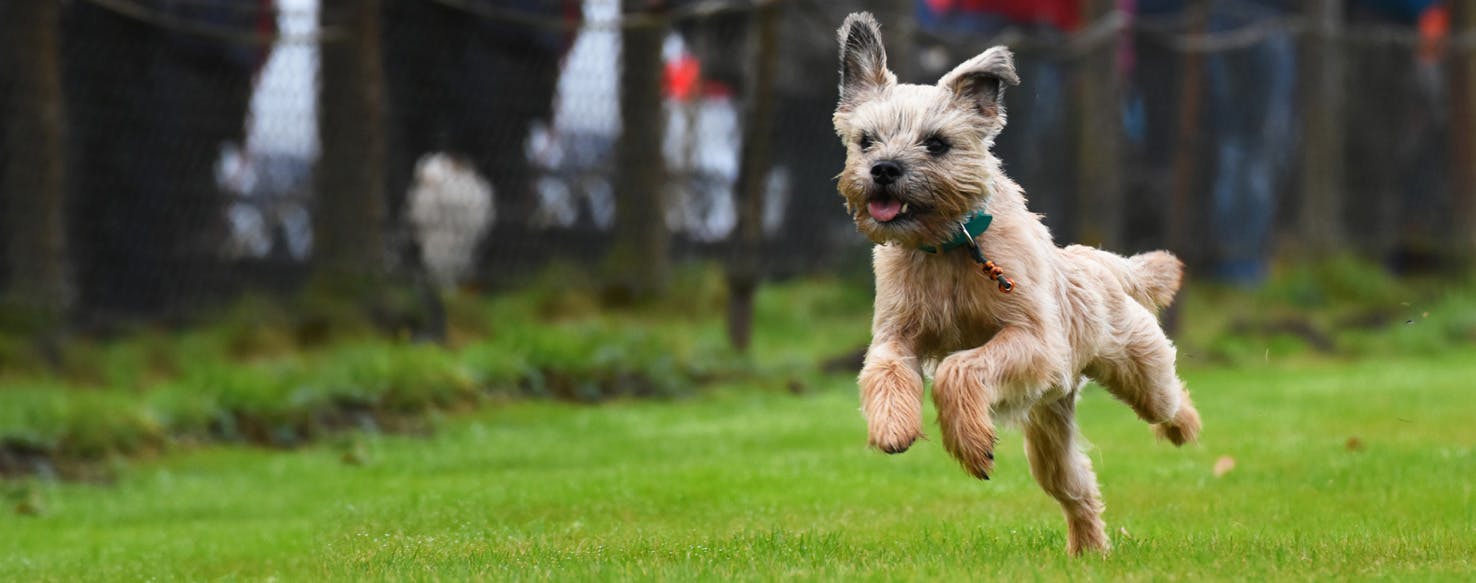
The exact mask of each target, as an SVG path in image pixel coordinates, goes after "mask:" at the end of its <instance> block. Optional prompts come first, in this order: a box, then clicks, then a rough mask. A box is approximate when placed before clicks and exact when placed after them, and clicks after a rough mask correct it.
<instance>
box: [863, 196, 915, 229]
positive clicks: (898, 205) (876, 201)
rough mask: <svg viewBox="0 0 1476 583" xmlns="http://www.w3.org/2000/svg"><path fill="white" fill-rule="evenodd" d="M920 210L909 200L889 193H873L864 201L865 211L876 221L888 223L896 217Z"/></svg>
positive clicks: (905, 216)
mask: <svg viewBox="0 0 1476 583" xmlns="http://www.w3.org/2000/svg"><path fill="white" fill-rule="evenodd" d="M920 210H922V209H921V208H919V207H917V205H914V204H912V203H910V202H907V201H904V200H902V199H899V198H897V197H895V196H892V195H890V194H886V193H881V194H876V195H873V196H872V197H871V198H870V199H868V200H867V201H866V212H868V213H870V214H871V218H873V219H875V220H876V222H878V223H890V222H892V221H894V220H897V219H905V218H908V217H910V216H912V213H914V212H917V211H920Z"/></svg>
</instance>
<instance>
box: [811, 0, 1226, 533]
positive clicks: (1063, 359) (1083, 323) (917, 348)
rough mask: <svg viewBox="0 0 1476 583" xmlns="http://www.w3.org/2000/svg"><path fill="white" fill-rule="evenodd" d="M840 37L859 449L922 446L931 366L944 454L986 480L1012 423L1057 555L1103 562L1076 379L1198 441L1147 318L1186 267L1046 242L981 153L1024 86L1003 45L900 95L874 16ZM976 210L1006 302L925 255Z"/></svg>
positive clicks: (839, 127) (968, 269)
mask: <svg viewBox="0 0 1476 583" xmlns="http://www.w3.org/2000/svg"><path fill="white" fill-rule="evenodd" d="M839 36H840V45H841V53H840V62H841V71H840V73H841V75H840V78H841V85H840V102H839V104H838V106H837V108H836V111H835V116H834V122H835V130H836V133H837V134H839V136H840V138H841V140H842V142H843V143H844V144H845V147H846V151H847V157H846V166H845V169H844V171H842V172H841V174H840V176H839V177H838V178H839V190H840V193H841V194H842V195H843V196H844V197H845V201H846V207H847V209H848V210H849V211H850V213H851V215H852V218H853V219H854V220H855V222H856V226H857V228H858V229H859V230H860V231H861V233H863V234H865V235H866V236H867V237H868V238H870V239H871V240H872V241H874V242H876V243H877V244H878V245H877V246H876V248H875V251H874V268H875V272H876V306H875V319H874V321H873V324H872V343H871V347H870V349H869V350H868V352H867V355H866V361H865V364H864V365H863V367H862V370H861V375H860V386H861V406H862V410H863V411H864V413H865V415H866V421H867V426H868V432H869V441H870V444H871V445H872V446H873V447H876V448H878V449H880V450H882V451H884V452H887V453H900V452H903V451H906V450H907V448H908V447H909V446H911V445H912V443H913V442H914V441H916V440H917V439H918V438H920V437H922V398H923V382H924V381H923V375H924V372H925V369H927V368H933V375H932V376H933V401H934V403H935V404H936V405H937V408H938V422H939V425H940V426H941V427H940V429H941V431H942V437H943V446H944V448H945V449H947V450H948V452H949V453H950V454H952V455H953V457H955V458H957V459H958V461H959V463H961V464H962V465H963V467H964V469H965V470H967V471H968V472H969V473H970V474H973V475H974V476H976V477H978V478H983V479H988V478H989V475H990V474H991V473H993V471H994V448H995V444H996V440H997V435H996V432H995V427H996V423H1000V422H1017V423H1020V424H1021V425H1023V427H1024V433H1025V451H1026V454H1027V457H1028V459H1029V460H1030V471H1031V474H1032V475H1033V476H1034V477H1035V479H1036V481H1037V482H1039V483H1040V486H1041V488H1043V489H1044V490H1045V491H1046V492H1047V493H1049V494H1050V495H1051V496H1052V497H1054V498H1055V499H1056V500H1057V501H1058V502H1060V504H1061V508H1062V510H1063V511H1064V512H1065V514H1066V523H1067V527H1068V538H1067V541H1068V542H1067V549H1068V551H1069V552H1071V553H1072V554H1078V553H1081V552H1083V551H1102V550H1106V549H1107V548H1108V540H1107V535H1106V532H1105V531H1104V529H1103V523H1102V508H1103V506H1102V500H1101V496H1100V494H1099V493H1098V490H1097V480H1096V476H1095V474H1094V473H1093V472H1092V465H1091V461H1090V460H1089V459H1088V458H1087V456H1086V455H1085V454H1083V453H1082V445H1083V443H1082V441H1081V438H1080V437H1079V436H1078V433H1077V428H1076V420H1075V408H1076V399H1077V397H1078V394H1079V393H1080V391H1081V388H1082V386H1083V385H1084V384H1085V377H1090V378H1093V379H1096V380H1097V381H1099V382H1101V383H1102V384H1103V385H1105V386H1106V387H1107V389H1108V390H1109V391H1111V393H1112V394H1113V395H1115V396H1116V397H1117V398H1118V399H1120V400H1122V401H1123V402H1125V403H1127V404H1128V406H1130V407H1132V409H1133V411H1135V412H1136V413H1137V414H1138V416H1139V417H1141V418H1142V419H1143V420H1144V421H1147V422H1148V423H1150V424H1153V427H1154V429H1155V431H1156V432H1157V433H1158V435H1159V436H1161V437H1163V438H1164V439H1168V440H1170V441H1172V442H1173V443H1174V444H1175V445H1181V444H1183V443H1186V442H1190V441H1193V440H1194V439H1195V437H1196V435H1197V434H1198V432H1199V414H1198V413H1197V412H1195V409H1194V407H1193V405H1192V404H1191V403H1190V401H1189V394H1188V392H1187V391H1186V390H1185V389H1184V385H1183V383H1182V382H1181V381H1180V380H1179V378H1178V376H1177V374H1176V373H1175V371H1174V346H1173V343H1171V342H1170V341H1169V339H1168V338H1167V337H1166V336H1165V335H1164V332H1163V330H1162V328H1160V327H1159V324H1158V319H1157V315H1156V312H1157V311H1158V310H1159V309H1161V308H1163V307H1164V306H1166V305H1168V304H1169V302H1170V301H1172V299H1173V296H1174V293H1175V292H1176V291H1177V290H1178V288H1179V283H1180V279H1181V277H1182V273H1183V266H1182V264H1180V262H1179V260H1178V259H1176V258H1175V257H1174V256H1173V255H1171V254H1169V253H1167V252H1163V251H1154V252H1151V253H1144V254H1141V255H1137V256H1134V257H1130V258H1125V257H1122V256H1119V255H1115V254H1112V253H1108V252H1106V251H1101V250H1098V249H1094V248H1090V247H1083V246H1078V245H1073V246H1069V247H1066V248H1064V249H1063V248H1058V247H1056V245H1055V243H1054V242H1053V241H1052V240H1051V234H1050V232H1048V231H1047V230H1046V228H1045V226H1044V225H1042V224H1041V222H1040V218H1039V216H1037V215H1035V214H1033V213H1031V212H1030V211H1029V210H1028V209H1027V208H1026V207H1025V196H1024V194H1023V193H1022V192H1021V190H1020V187H1019V186H1018V185H1017V184H1015V183H1014V182H1013V181H1011V180H1010V179H1009V178H1008V177H1006V176H1005V175H1004V173H1003V172H1001V170H1000V162H999V160H998V159H996V158H995V157H994V155H993V154H992V153H991V152H990V148H991V147H992V145H993V143H994V138H995V136H997V135H998V134H999V132H1000V131H1001V130H1002V129H1003V128H1004V125H1005V112H1004V105H1003V97H1004V91H1005V88H1006V87H1008V86H1012V85H1016V84H1018V83H1019V78H1018V77H1017V76H1016V74H1015V68H1014V64H1013V60H1012V57H1011V54H1010V51H1009V50H1008V49H1006V48H1004V47H994V48H991V49H989V50H987V51H985V52H984V53H983V54H981V55H979V56H977V57H974V58H973V59H970V60H968V61H966V62H964V63H963V64H961V65H959V66H958V67H957V68H955V69H954V70H953V71H951V72H949V73H948V74H947V75H944V76H943V78H942V79H941V80H940V81H939V82H938V84H937V85H935V86H928V85H906V84H898V83H897V81H896V77H895V76H893V75H892V73H891V72H889V71H888V70H887V65H886V52H885V51H884V50H883V48H882V43H881V33H880V30H879V27H878V25H877V23H876V21H875V20H874V19H873V18H872V17H871V15H870V14H865V13H860V14H853V15H851V16H850V17H849V18H847V19H846V21H845V24H844V25H842V26H841V28H840V31H839ZM898 209H901V210H900V212H899V210H898ZM974 210H984V211H986V212H988V213H990V214H992V215H994V223H993V225H992V226H990V228H989V229H988V230H987V231H985V232H984V233H983V234H982V235H980V236H979V237H977V238H976V241H977V243H978V245H979V246H980V248H981V249H982V250H983V252H984V254H985V256H987V257H988V258H989V259H991V260H993V261H994V262H995V263H996V264H998V265H999V266H1001V267H1003V268H1004V270H1005V273H1006V274H1007V275H1008V276H1009V277H1011V278H1013V279H1014V281H1015V284H1016V285H1015V290H1014V292H1013V293H1009V294H1006V293H1001V292H1000V291H999V290H998V289H997V288H996V286H995V285H994V282H993V281H990V280H989V279H988V278H985V277H983V276H982V274H981V270H980V266H979V265H978V264H977V263H975V262H974V261H973V260H972V259H971V258H970V256H969V254H968V253H967V252H966V251H965V250H963V249H956V250H953V251H947V252H943V253H939V254H929V253H925V252H923V251H920V250H918V247H919V246H922V245H936V244H938V243H940V242H943V241H947V240H948V239H949V238H951V237H952V235H953V233H954V232H956V231H957V229H958V225H959V223H960V222H961V221H962V220H963V219H964V218H965V217H966V216H967V215H968V213H970V212H971V211H974ZM873 215H875V216H873ZM934 367H935V368H934Z"/></svg>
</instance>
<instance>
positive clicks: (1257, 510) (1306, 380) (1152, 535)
mask: <svg viewBox="0 0 1476 583" xmlns="http://www.w3.org/2000/svg"><path fill="white" fill-rule="evenodd" d="M761 339H763V337H761ZM1187 376H1188V381H1189V383H1190V385H1191V386H1192V388H1193V389H1194V394H1195V397H1196V400H1197V402H1198V404H1199V408H1200V411H1201V412H1202V413H1203V415H1204V418H1205V423H1206V426H1205V427H1206V428H1205V433H1204V435H1203V440H1202V443H1201V444H1199V445H1197V446H1193V447H1189V448H1186V449H1182V450H1180V449H1174V448H1172V447H1170V446H1168V445H1166V444H1163V443H1157V442H1154V441H1153V439H1152V438H1151V435H1150V433H1149V431H1148V429H1147V428H1146V427H1144V426H1143V424H1142V423H1140V422H1138V421H1137V420H1135V419H1134V418H1133V417H1132V415H1131V413H1130V412H1129V411H1128V410H1127V409H1126V408H1125V407H1123V406H1121V405H1120V404H1118V403H1116V402H1114V401H1112V400H1111V399H1110V398H1109V397H1107V396H1106V395H1105V394H1104V393H1103V392H1102V391H1100V390H1095V389H1094V390H1092V391H1090V392H1089V393H1088V396H1087V397H1086V398H1085V399H1084V400H1083V402H1082V404H1081V407H1080V410H1081V416H1082V424H1083V426H1084V428H1085V432H1086V435H1087V436H1088V438H1089V439H1090V440H1091V441H1092V443H1093V445H1094V447H1093V449H1092V451H1091V455H1092V457H1093V459H1094V461H1095V463H1096V465H1097V469H1098V473H1099V475H1100V477H1101V480H1102V483H1103V490H1104V493H1105V496H1106V499H1107V504H1108V512H1107V520H1108V523H1109V528H1110V530H1111V532H1112V533H1113V539H1114V543H1115V544H1116V549H1115V551H1114V552H1113V553H1112V554H1111V555H1109V556H1107V557H1105V558H1103V557H1088V558H1084V559H1080V560H1072V559H1069V558H1067V557H1066V556H1065V553H1064V527H1063V523H1062V520H1061V519H1060V515H1059V512H1058V510H1057V509H1056V507H1055V505H1054V503H1053V502H1051V501H1050V500H1049V499H1048V498H1047V497H1046V496H1045V495H1044V494H1043V493H1041V492H1040V491H1039V490H1038V489H1037V488H1036V487H1035V485H1034V484H1033V483H1032V482H1031V480H1030V478H1029V476H1028V473H1027V469H1026V466H1025V462H1024V460H1023V456H1022V455H1021V453H1020V438H1019V434H1018V432H1014V431H1008V432H1006V433H1005V434H1004V437H1003V444H1002V448H1001V451H1000V456H999V464H998V469H999V471H998V474H997V476H996V478H995V479H994V480H993V481H990V482H976V481H974V480H971V479H969V478H968V477H966V476H965V474H964V473H963V472H962V471H961V470H959V469H958V468H957V467H955V466H954V465H953V463H952V462H951V461H949V460H948V459H947V458H946V456H945V455H944V453H943V452H942V451H941V448H940V447H939V445H938V443H937V441H936V439H934V440H931V441H926V442H922V443H920V444H919V445H918V446H916V447H915V448H914V449H913V450H912V451H909V452H908V453H906V454H904V455H901V456H890V457H889V456H883V455H881V454H877V453H874V452H870V451H867V450H866V449H865V448H864V447H863V441H864V427H863V422H862V420H861V419H860V417H859V414H858V413H857V411H856V402H855V395H854V387H853V385H852V381H851V380H849V379H844V378H830V379H826V380H823V381H821V382H819V383H818V384H816V385H815V389H816V390H815V391H814V392H812V393H810V394H808V395H803V396H792V395H788V394H784V393H783V391H782V390H781V389H780V388H777V387H771V386H768V385H763V386H751V385H742V384H738V385H728V386H725V387H723V388H721V389H719V390H717V391H714V392H710V393H708V394H705V395H703V396H700V397H696V398H692V399H685V400H679V401H664V402H653V401H639V402H637V401H619V402H615V403H609V404H605V405H600V406H592V407H590V406H571V405H568V404H558V403H552V402H546V401H545V402H526V403H516V404H510V405H505V406H498V407H493V408H490V409H484V410H482V411H479V412H476V413H472V414H469V415H466V416H458V417H454V418H442V419H440V420H439V421H438V422H437V425H438V431H437V432H436V434H435V435H434V436H433V437H430V438H415V437H405V436H362V437H355V438H342V440H343V441H341V442H339V443H323V444H319V445H317V446H313V447H309V448H305V449H301V450H297V451H294V452H289V453H281V452H270V451H265V450H260V449H252V448H244V447H235V446H228V447H215V448H204V449H196V450H192V451H188V452H185V453H181V454H177V455H171V456H167V457H165V458H161V459H153V460H142V461H133V462H130V464H131V466H130V467H126V468H124V469H123V471H121V472H120V479H119V481H118V482H117V483H115V484H111V485H88V484H61V483H54V482H46V483H39V482H28V483H25V484H11V485H10V488H11V489H12V490H15V492H12V494H13V496H15V497H17V498H21V499H25V500H28V501H29V503H31V504H33V505H35V506H40V507H41V508H42V510H43V511H42V512H41V514H39V515H37V516H20V515H15V514H10V513H6V514H4V515H3V516H0V549H3V550H4V552H3V553H0V580H25V581H29V580H104V579H106V580H120V579H121V580H139V579H151V578H156V579H189V580H200V579H216V578H227V579H248V580H259V579H267V578H272V577H275V578H278V579H283V580H324V579H331V580H362V579H414V580H436V579H440V580H458V579H467V578H474V579H485V580H517V579H552V580H561V581H565V580H585V579H635V580H650V579H668V580H670V579H675V580H689V579H710V580H727V579H746V580H772V579H777V578H781V577H794V578H800V579H828V580H852V579H862V580H899V579H901V580H977V579H999V580H1016V579H1026V580H1057V579H1109V580H1120V579H1124V580H1155V581H1156V580H1190V581H1193V580H1201V579H1230V580H1246V579H1271V580H1287V579H1291V580H1305V579H1326V580H1345V579H1386V580H1400V581H1403V580H1410V579H1449V580H1463V579H1464V580H1469V578H1470V577H1471V576H1472V573H1473V572H1476V559H1473V557H1476V492H1473V486H1476V452H1473V448H1476V423H1472V419H1473V406H1472V405H1471V403H1472V399H1471V378H1473V376H1476V354H1473V353H1472V352H1471V351H1470V350H1463V351H1454V352H1450V353H1447V354H1443V355H1440V356H1433V357H1424V358H1419V357H1402V358H1399V359H1391V360H1388V361H1385V362H1375V361H1366V362H1362V363H1348V362H1324V363H1314V364H1307V363H1286V362H1282V361H1279V360H1277V359H1275V358H1272V359H1271V360H1270V361H1269V362H1259V363H1254V364H1251V365H1246V366H1242V367H1237V368H1233V369H1232V368H1207V367H1201V368H1196V369H1193V370H1191V371H1189V372H1188V374H1187ZM929 430H930V433H931V434H933V435H936V429H935V426H934V425H932V424H931V422H930V424H929ZM1349 438H1357V439H1358V440H1359V442H1361V443H1362V447H1361V448H1354V449H1350V448H1349V447H1348V446H1347V443H1348V440H1349ZM345 451H351V452H353V453H354V455H356V456H358V457H360V458H362V459H363V460H364V463H362V464H348V463H344V462H343V461H341V458H342V456H344V455H345ZM1221 456H1230V457H1232V458H1233V459H1234V460H1235V462H1236V466H1235V468H1234V470H1233V471H1231V472H1229V473H1228V474H1226V475H1224V476H1223V477H1219V478H1216V477H1214V476H1213V474H1212V472H1211V468H1212V467H1213V466H1214V464H1215V461H1216V460H1217V459H1218V458H1220V457H1221ZM22 490H24V491H22Z"/></svg>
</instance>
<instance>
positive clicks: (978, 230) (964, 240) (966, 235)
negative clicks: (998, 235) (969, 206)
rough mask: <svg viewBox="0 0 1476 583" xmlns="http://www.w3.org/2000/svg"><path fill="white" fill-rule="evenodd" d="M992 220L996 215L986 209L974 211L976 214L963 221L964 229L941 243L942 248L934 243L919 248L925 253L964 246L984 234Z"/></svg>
mask: <svg viewBox="0 0 1476 583" xmlns="http://www.w3.org/2000/svg"><path fill="white" fill-rule="evenodd" d="M992 222H994V215H991V214H989V213H986V212H984V211H974V214H972V215H969V220H968V221H966V222H964V223H963V229H960V230H958V231H955V232H954V233H953V238H952V239H949V240H947V241H945V242H944V243H943V245H941V247H942V249H939V248H938V247H934V246H932V245H923V246H921V247H918V250H920V251H923V252H924V253H938V252H940V251H948V250H950V249H957V248H959V247H963V246H964V245H968V244H969V243H970V242H972V241H973V240H974V238H975V237H978V236H979V235H983V234H984V231H986V230H988V229H989V223H992Z"/></svg>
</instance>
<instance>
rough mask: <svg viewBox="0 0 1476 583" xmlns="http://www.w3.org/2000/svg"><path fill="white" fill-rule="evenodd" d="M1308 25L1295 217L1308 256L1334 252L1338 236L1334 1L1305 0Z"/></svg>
mask: <svg viewBox="0 0 1476 583" xmlns="http://www.w3.org/2000/svg"><path fill="white" fill-rule="evenodd" d="M1304 6H1305V8H1304V10H1305V14H1306V17H1307V20H1308V22H1309V23H1310V24H1311V28H1310V30H1309V33H1308V34H1307V36H1306V39H1305V40H1304V41H1303V47H1302V51H1303V52H1302V54H1303V59H1302V63H1303V65H1302V67H1301V69H1302V79H1303V81H1304V83H1305V85H1303V90H1302V95H1301V97H1302V101H1301V112H1302V120H1303V125H1302V189H1301V190H1302V204H1301V208H1300V211H1299V215H1298V217H1297V221H1298V227H1299V228H1298V230H1299V231H1301V232H1300V233H1299V239H1300V240H1301V243H1302V246H1303V249H1302V251H1303V252H1304V253H1306V254H1307V255H1308V256H1310V257H1312V258H1319V257H1326V256H1327V255H1329V254H1332V253H1334V252H1336V251H1337V250H1338V249H1339V247H1340V246H1341V245H1342V243H1343V241H1344V234H1343V157H1344V143H1343V128H1342V124H1343V100H1342V94H1343V84H1342V83H1343V71H1342V60H1341V55H1339V54H1338V34H1339V31H1340V29H1341V28H1342V21H1343V9H1342V2H1341V1H1339V0H1309V1H1308V2H1307V3H1306V4H1305V5H1304Z"/></svg>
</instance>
